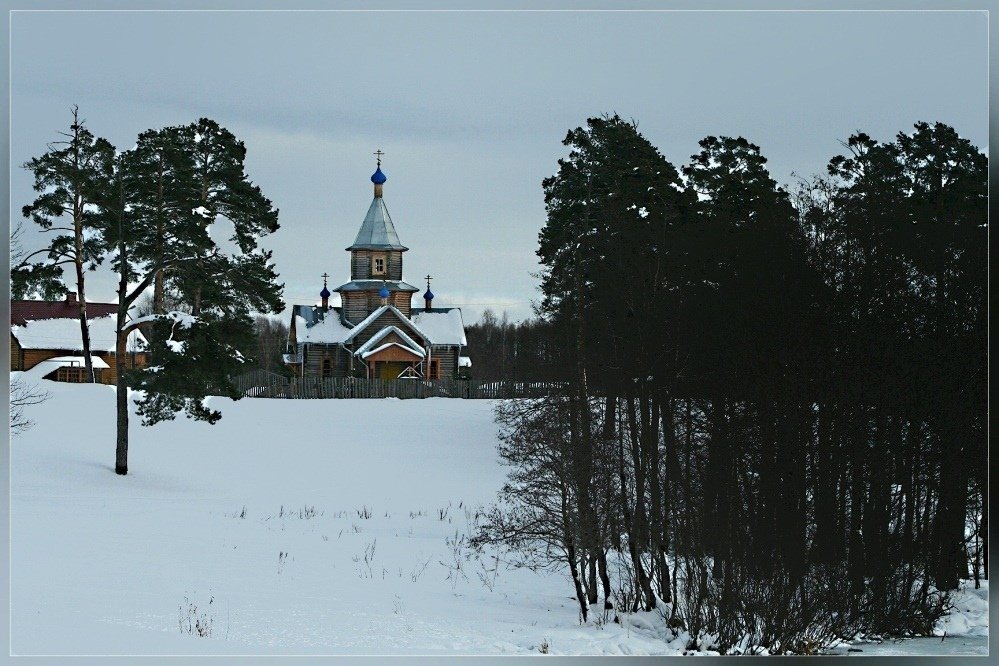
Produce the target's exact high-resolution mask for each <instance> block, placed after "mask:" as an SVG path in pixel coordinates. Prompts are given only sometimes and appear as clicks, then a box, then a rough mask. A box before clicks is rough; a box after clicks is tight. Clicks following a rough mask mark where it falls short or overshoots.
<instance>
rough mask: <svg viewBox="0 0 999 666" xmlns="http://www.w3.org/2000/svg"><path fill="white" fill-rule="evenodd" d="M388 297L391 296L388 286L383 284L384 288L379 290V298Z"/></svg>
mask: <svg viewBox="0 0 999 666" xmlns="http://www.w3.org/2000/svg"><path fill="white" fill-rule="evenodd" d="M388 297H389V290H388V287H386V286H385V285H382V288H381V289H379V290H378V298H388Z"/></svg>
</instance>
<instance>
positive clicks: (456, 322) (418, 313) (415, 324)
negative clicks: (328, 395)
mask: <svg viewBox="0 0 999 666" xmlns="http://www.w3.org/2000/svg"><path fill="white" fill-rule="evenodd" d="M386 180H387V179H386V177H385V174H384V173H382V170H381V160H380V159H379V161H378V167H377V169H376V171H375V173H374V175H372V176H371V182H372V183H374V199H373V200H372V202H371V205H370V206H369V207H368V212H367V214H366V215H365V217H364V221H363V222H362V223H361V228H360V230H359V231H358V233H357V236H356V237H355V238H354V243H353V244H352V245H351V246H350V247H348V248H347V251H348V252H350V281H349V282H346V283H344V284H342V285H340V286H339V287H337V288H336V289H334V291H335V292H337V293H339V294H340V302H341V305H340V307H330V305H329V299H330V296H331V295H332V293H331V292H330V290H329V288H328V287H327V285H326V278H328V277H329V276H327V275H323V289H322V291H321V292H320V293H319V296H320V298H321V299H322V301H321V303H320V304H319V305H317V306H306V305H297V306H295V307H294V308H293V311H292V316H291V323H290V326H289V329H290V330H289V335H288V349H287V353H286V354H285V356H284V361H285V363H287V364H288V365H289V366H290V367H291V368H292V369H293V370H294V371H295V373H296V374H297V375H299V376H306V377H368V378H381V379H395V378H401V377H417V378H426V379H440V378H453V377H457V376H459V374H460V372H464V371H467V368H468V367H469V366H470V365H471V360H470V359H469V358H468V357H467V356H462V348H463V347H464V346H466V345H467V342H466V340H465V325H464V322H463V320H462V318H461V309H460V308H435V307H433V305H432V301H433V298H434V295H433V293H432V292H431V291H430V278H429V276H428V277H427V291H426V292H425V293H424V294H423V301H424V305H423V307H422V308H417V309H414V308H413V307H412V305H411V302H412V298H413V295H414V294H416V293H418V292H419V289H417V288H416V287H414V286H413V285H411V284H409V283H407V282H406V281H405V280H403V271H402V269H403V253H404V252H406V251H407V250H408V249H409V248H407V247H405V246H404V245H402V243H401V242H400V241H399V235H398V233H397V232H396V229H395V225H394V224H393V222H392V218H391V217H390V216H389V212H388V208H386V206H385V200H384V199H383V197H382V189H383V185H384V184H385V181H386Z"/></svg>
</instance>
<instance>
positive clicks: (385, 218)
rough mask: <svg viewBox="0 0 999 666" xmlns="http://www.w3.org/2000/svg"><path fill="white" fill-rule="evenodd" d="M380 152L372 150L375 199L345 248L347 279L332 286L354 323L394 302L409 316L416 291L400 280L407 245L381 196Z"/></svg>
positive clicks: (385, 178)
mask: <svg viewBox="0 0 999 666" xmlns="http://www.w3.org/2000/svg"><path fill="white" fill-rule="evenodd" d="M382 155H384V153H383V152H382V151H380V150H379V151H377V152H376V153H375V156H376V158H377V163H376V167H375V172H374V173H373V174H372V175H371V182H372V183H373V184H374V198H373V199H372V201H371V205H370V206H368V212H367V214H366V215H365V216H364V221H363V222H361V228H360V230H359V231H358V232H357V236H356V237H355V238H354V243H353V244H352V245H351V246H350V247H348V248H347V251H348V252H350V282H347V283H346V284H342V285H340V286H339V287H337V288H336V289H335V291H337V292H339V294H340V300H341V303H342V305H343V315H344V317H345V318H346V319H347V320H348V321H350V322H352V323H354V324H357V323H359V322H360V321H362V320H363V319H364V318H365V317H367V316H368V315H369V314H371V313H372V312H374V311H375V310H377V309H378V308H379V307H381V305H382V304H388V305H393V306H395V307H396V308H398V309H399V310H400V311H401V312H402V313H403V314H404V315H405V316H407V317H408V316H409V315H410V304H411V300H412V295H413V293H415V292H417V291H419V289H417V288H416V287H414V286H412V285H409V284H406V283H405V282H403V279H402V255H403V252H405V251H406V250H408V249H409V248H407V247H405V246H404V245H403V244H402V243H401V242H400V241H399V234H398V233H396V230H395V225H394V224H393V223H392V218H391V216H390V215H389V212H388V208H386V206H385V199H384V197H383V196H382V193H383V189H384V186H385V182H386V181H387V180H388V178H387V177H386V176H385V173H384V172H382ZM386 292H387V294H386Z"/></svg>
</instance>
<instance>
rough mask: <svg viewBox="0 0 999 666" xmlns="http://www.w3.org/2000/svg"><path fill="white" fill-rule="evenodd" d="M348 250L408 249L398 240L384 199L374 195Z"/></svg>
mask: <svg viewBox="0 0 999 666" xmlns="http://www.w3.org/2000/svg"><path fill="white" fill-rule="evenodd" d="M347 249H348V250H408V249H409V248H407V247H405V246H404V245H403V244H402V242H401V241H400V240H399V234H398V233H396V230H395V225H394V224H392V217H391V216H390V215H389V212H388V208H386V207H385V200H384V199H382V198H381V197H375V198H374V199H373V200H372V201H371V205H370V206H369V207H368V214H367V215H365V216H364V221H363V222H362V223H361V229H360V231H358V232H357V237H356V238H354V244H353V245H351V246H350V247H348V248H347Z"/></svg>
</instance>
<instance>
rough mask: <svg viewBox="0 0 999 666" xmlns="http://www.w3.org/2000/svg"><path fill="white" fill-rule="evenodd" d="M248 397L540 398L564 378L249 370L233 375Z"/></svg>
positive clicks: (562, 385) (558, 387)
mask: <svg viewBox="0 0 999 666" xmlns="http://www.w3.org/2000/svg"><path fill="white" fill-rule="evenodd" d="M233 383H234V384H235V385H236V387H237V388H238V389H239V391H240V392H241V393H242V394H243V395H245V396H246V397H248V398H297V399H324V398H402V399H404V400H405V399H410V398H466V399H468V398H472V399H476V398H478V399H494V400H495V399H502V398H540V397H542V396H545V395H551V394H561V393H563V392H564V391H565V390H566V384H565V383H563V382H512V381H503V382H496V381H488V380H481V379H434V380H425V379H356V378H326V379H319V378H316V377H293V378H287V377H282V376H281V375H276V374H273V373H263V372H252V373H247V374H246V375H240V376H238V377H235V378H233Z"/></svg>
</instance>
